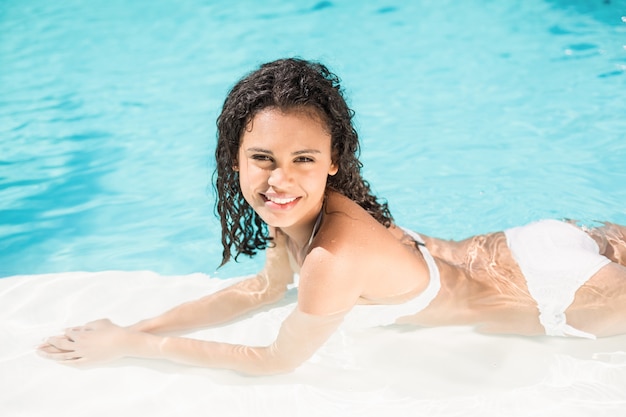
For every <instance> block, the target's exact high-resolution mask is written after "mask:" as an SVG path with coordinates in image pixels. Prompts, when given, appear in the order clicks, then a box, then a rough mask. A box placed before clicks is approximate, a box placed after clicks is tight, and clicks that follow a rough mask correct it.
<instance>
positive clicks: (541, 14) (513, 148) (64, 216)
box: [0, 0, 626, 277]
mask: <svg viewBox="0 0 626 417" xmlns="http://www.w3.org/2000/svg"><path fill="white" fill-rule="evenodd" d="M260 3H262V4H263V6H259V4H260ZM283 56H301V57H305V58H309V59H317V60H322V61H324V62H325V63H327V64H328V65H329V66H330V67H331V68H332V69H333V70H335V71H336V72H337V73H338V74H339V75H340V76H341V77H342V79H343V80H344V84H345V88H346V90H347V93H348V95H349V97H350V102H351V105H352V107H353V108H354V109H355V110H356V112H357V125H358V129H359V131H360V134H361V138H362V142H363V153H362V160H363V162H364V163H365V168H364V171H365V175H366V177H367V178H368V179H369V181H370V182H371V183H372V185H373V188H374V189H375V190H376V192H377V193H379V194H380V195H382V196H384V197H386V198H387V199H388V201H389V203H390V206H391V208H392V211H393V212H394V215H395V217H396V219H397V220H398V222H399V223H400V224H403V225H406V226H409V227H412V228H415V229H416V230H418V231H420V232H423V233H425V234H431V235H436V236H440V237H446V238H457V239H458V238H463V237H465V236H468V235H470V234H475V233H481V232H487V231H492V230H499V229H502V228H506V227H510V226H513V225H518V224H522V223H525V222H527V221H531V220H535V219H539V218H545V217H557V218H561V217H571V218H577V219H582V220H584V221H591V220H595V219H606V220H610V221H614V222H621V223H626V163H625V161H626V133H625V132H626V99H625V92H626V1H624V0H611V1H604V0H578V1H565V0H528V1H524V2H521V1H515V0H498V1H496V0H467V1H462V2H460V1H453V0H436V1H435V0H420V1H399V0H384V1H383V0H376V1H371V2H361V1H348V0H346V1H339V0H336V1H316V0H313V1H293V2H286V1H278V0H274V1H265V2H256V1H253V0H245V1H232V0H218V1H209V0H183V1H178V0H177V1H174V0H172V1H152V0H151V1H148V0H136V1H132V2H127V1H120V0H112V1H100V0H97V1H89V2H87V1H81V0H66V1H63V2H51V1H44V0H21V1H3V2H1V3H0V277H2V276H9V275H15V274H38V273H47V272H61V271H76V270H87V271H96V270H109V269H120V270H145V269H149V270H154V271H157V272H159V273H162V274H185V273H191V272H196V271H200V272H206V273H209V274H212V275H215V269H216V267H217V265H218V264H219V260H220V253H221V248H220V245H219V227H218V223H217V220H216V219H215V218H214V215H213V194H212V191H211V188H210V176H211V173H212V170H213V162H212V160H211V158H212V153H213V148H214V144H215V118H216V116H217V114H218V112H219V109H220V106H221V103H222V101H223V99H224V96H225V94H226V93H227V91H228V89H229V88H230V86H232V84H233V83H234V82H235V81H236V79H238V78H239V77H240V76H242V75H243V74H244V73H246V72H247V71H249V70H251V69H252V68H254V67H255V66H257V65H258V64H259V63H261V62H263V61H267V60H272V59H275V58H278V57H283ZM260 261H261V259H257V260H253V261H245V262H243V263H241V264H239V265H237V264H230V265H228V266H226V267H225V268H223V269H221V270H220V271H219V272H218V273H217V275H218V276H233V275H241V274H246V273H250V272H252V271H254V270H255V269H256V268H257V267H258V266H259V263H260Z"/></svg>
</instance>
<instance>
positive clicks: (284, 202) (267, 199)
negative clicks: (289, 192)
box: [261, 194, 299, 206]
mask: <svg viewBox="0 0 626 417" xmlns="http://www.w3.org/2000/svg"><path fill="white" fill-rule="evenodd" d="M261 195H262V196H263V199H264V200H265V202H266V203H267V202H269V203H273V204H276V205H279V206H288V205H289V204H291V203H293V202H294V201H296V200H298V198H299V197H289V198H284V197H282V198H281V197H274V196H268V195H265V194H261Z"/></svg>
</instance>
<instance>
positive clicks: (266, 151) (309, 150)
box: [246, 148, 322, 155]
mask: <svg viewBox="0 0 626 417" xmlns="http://www.w3.org/2000/svg"><path fill="white" fill-rule="evenodd" d="M246 151H248V152H260V153H266V154H269V155H273V154H274V153H273V152H272V151H270V150H267V149H263V148H248V149H246ZM310 153H315V154H319V153H322V151H320V150H318V149H302V150H299V151H295V152H292V153H291V154H292V155H302V154H310Z"/></svg>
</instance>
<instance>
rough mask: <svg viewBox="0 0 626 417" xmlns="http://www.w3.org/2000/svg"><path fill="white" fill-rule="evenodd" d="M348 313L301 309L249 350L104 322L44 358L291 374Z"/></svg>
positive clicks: (54, 344)
mask: <svg viewBox="0 0 626 417" xmlns="http://www.w3.org/2000/svg"><path fill="white" fill-rule="evenodd" d="M344 315H345V313H341V314H333V315H327V316H319V315H311V314H307V313H304V312H302V311H300V310H299V309H298V307H296V308H295V310H294V311H293V312H292V313H291V314H290V315H289V316H288V317H287V318H286V319H285V321H284V322H283V323H282V325H281V327H280V330H279V333H278V337H277V338H276V340H275V341H274V342H273V343H272V344H270V345H269V346H257V347H254V346H244V345H237V344H230V343H219V342H208V341H202V340H197V339H190V338H182V337H167V336H158V335H154V334H150V333H144V332H137V331H132V330H129V329H127V328H123V327H120V326H117V325H115V324H113V323H111V322H110V321H109V320H98V321H95V322H92V323H88V324H87V325H85V326H81V327H75V328H71V329H68V330H67V331H66V332H65V334H64V335H62V336H56V337H52V338H50V339H48V340H47V341H46V343H45V344H44V345H42V346H41V347H40V348H39V352H40V354H41V355H42V356H44V357H46V358H48V359H53V360H56V361H59V362H62V363H65V364H72V365H74V364H75V365H79V364H96V363H104V362H109V361H112V360H115V359H119V358H122V357H138V358H151V359H165V360H169V361H172V362H176V363H181V364H186V365H193V366H203V367H209V368H221V369H232V370H234V371H237V372H241V373H244V374H250V375H268V374H277V373H285V372H290V371H292V370H294V369H295V368H297V367H298V366H299V365H300V364H302V363H303V362H304V361H306V360H307V359H309V358H310V357H311V356H312V355H313V354H314V353H315V351H317V349H319V347H320V346H322V345H323V344H324V342H326V340H327V339H328V338H329V337H330V335H331V334H332V333H333V332H334V331H335V330H336V329H337V328H338V327H339V325H340V324H341V322H342V320H343V317H344Z"/></svg>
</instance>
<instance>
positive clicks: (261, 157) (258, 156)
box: [251, 153, 273, 162]
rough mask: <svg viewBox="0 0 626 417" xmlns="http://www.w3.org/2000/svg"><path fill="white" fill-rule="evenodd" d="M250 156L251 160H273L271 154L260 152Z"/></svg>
mask: <svg viewBox="0 0 626 417" xmlns="http://www.w3.org/2000/svg"><path fill="white" fill-rule="evenodd" d="M251 158H252V159H253V160H255V161H261V162H272V161H273V159H272V157H271V156H269V155H265V154H261V153H258V154H254V155H252V156H251Z"/></svg>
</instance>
